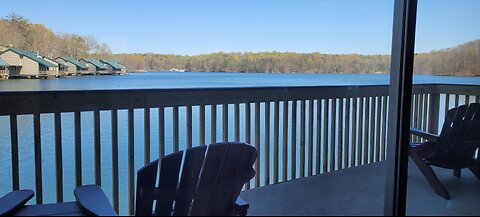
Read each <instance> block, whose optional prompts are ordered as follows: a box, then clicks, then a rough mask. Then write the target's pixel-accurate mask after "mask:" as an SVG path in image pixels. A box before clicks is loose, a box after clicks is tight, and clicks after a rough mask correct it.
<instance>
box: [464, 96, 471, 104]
mask: <svg viewBox="0 0 480 217" xmlns="http://www.w3.org/2000/svg"><path fill="white" fill-rule="evenodd" d="M469 104H470V95H465V105H469Z"/></svg>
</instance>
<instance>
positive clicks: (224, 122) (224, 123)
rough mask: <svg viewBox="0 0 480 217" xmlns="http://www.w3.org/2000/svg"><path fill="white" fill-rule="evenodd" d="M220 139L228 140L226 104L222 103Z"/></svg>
mask: <svg viewBox="0 0 480 217" xmlns="http://www.w3.org/2000/svg"><path fill="white" fill-rule="evenodd" d="M222 141H223V142H228V104H223V105H222Z"/></svg>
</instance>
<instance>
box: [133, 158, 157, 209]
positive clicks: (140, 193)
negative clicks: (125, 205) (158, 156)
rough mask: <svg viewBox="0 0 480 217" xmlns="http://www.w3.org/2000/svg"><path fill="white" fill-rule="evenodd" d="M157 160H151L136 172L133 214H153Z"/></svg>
mask: <svg viewBox="0 0 480 217" xmlns="http://www.w3.org/2000/svg"><path fill="white" fill-rule="evenodd" d="M157 172H158V160H156V161H153V162H151V163H150V164H148V165H147V166H145V167H143V168H142V169H140V170H139V171H138V172H137V195H136V201H144V202H142V203H137V205H136V207H135V214H136V215H141V216H151V215H152V214H153V211H152V210H153V201H154V199H155V196H156V195H155V192H156V184H157Z"/></svg>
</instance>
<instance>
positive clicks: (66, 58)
mask: <svg viewBox="0 0 480 217" xmlns="http://www.w3.org/2000/svg"><path fill="white" fill-rule="evenodd" d="M59 58H61V59H63V60H65V61H66V62H71V63H72V64H73V65H76V66H77V67H79V68H81V69H83V70H87V69H88V67H87V65H86V64H85V63H82V62H79V61H78V60H77V59H75V58H73V57H59Z"/></svg>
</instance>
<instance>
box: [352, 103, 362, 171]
mask: <svg viewBox="0 0 480 217" xmlns="http://www.w3.org/2000/svg"><path fill="white" fill-rule="evenodd" d="M357 108H358V98H353V102H352V146H351V150H352V153H351V157H350V159H351V160H350V163H349V166H350V167H354V166H356V165H357V164H356V161H357V151H358V149H357V145H358V143H357V141H358V140H357V112H358V110H357ZM360 129H361V128H360Z"/></svg>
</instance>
